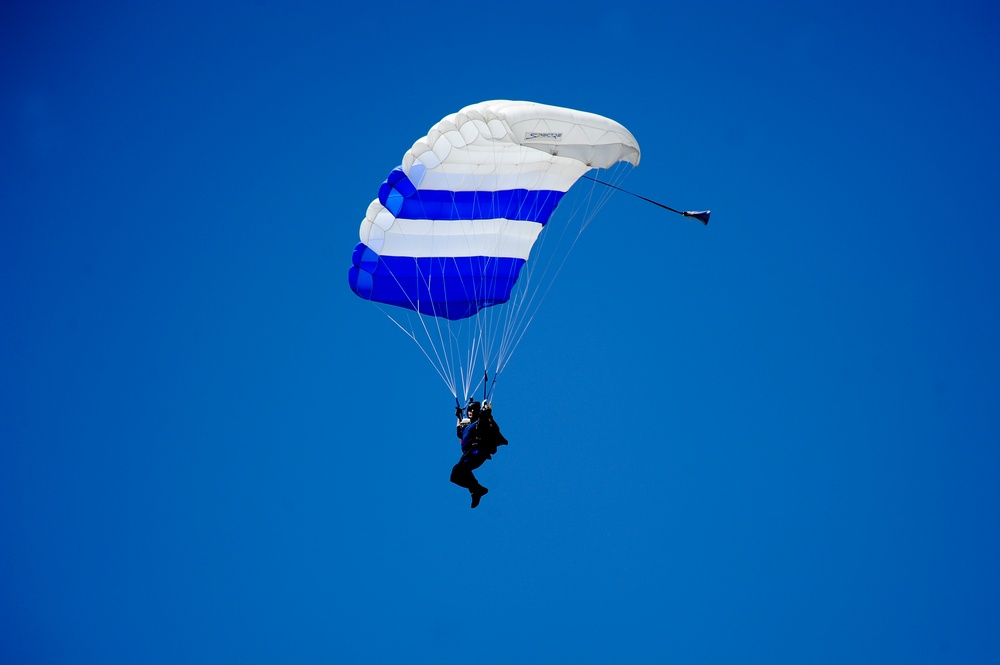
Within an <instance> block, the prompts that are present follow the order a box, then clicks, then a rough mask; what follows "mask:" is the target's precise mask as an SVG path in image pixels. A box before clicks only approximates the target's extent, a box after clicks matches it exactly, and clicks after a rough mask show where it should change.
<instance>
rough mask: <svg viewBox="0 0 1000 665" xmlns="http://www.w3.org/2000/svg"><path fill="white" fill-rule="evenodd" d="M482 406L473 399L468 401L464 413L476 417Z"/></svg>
mask: <svg viewBox="0 0 1000 665" xmlns="http://www.w3.org/2000/svg"><path fill="white" fill-rule="evenodd" d="M481 406H482V405H480V403H479V402H477V401H476V400H474V399H469V405H468V406H466V407H465V412H466V413H467V414H468V415H469V416H470V417H473V416H478V415H479V410H480V408H481Z"/></svg>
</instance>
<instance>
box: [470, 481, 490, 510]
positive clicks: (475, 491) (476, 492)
mask: <svg viewBox="0 0 1000 665" xmlns="http://www.w3.org/2000/svg"><path fill="white" fill-rule="evenodd" d="M469 492H470V493H471V494H472V507H473V508H475V507H476V506H478V505H479V500H480V499H482V498H483V496H484V495H485V494H486V493H487V492H489V490H488V489H486V488H485V487H483V486H482V485H479V486H478V487H473V488H472V489H470V490H469Z"/></svg>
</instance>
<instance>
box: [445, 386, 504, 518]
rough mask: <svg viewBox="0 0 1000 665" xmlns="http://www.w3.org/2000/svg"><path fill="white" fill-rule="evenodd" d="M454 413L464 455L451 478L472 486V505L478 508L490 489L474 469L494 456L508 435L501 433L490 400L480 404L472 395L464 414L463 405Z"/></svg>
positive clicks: (460, 484) (461, 483) (467, 486)
mask: <svg viewBox="0 0 1000 665" xmlns="http://www.w3.org/2000/svg"><path fill="white" fill-rule="evenodd" d="M455 416H456V417H457V418H458V425H457V427H456V431H457V432H458V440H459V441H461V442H462V457H461V459H459V460H458V464H456V465H455V466H454V467H453V468H452V470H451V482H453V483H455V484H456V485H458V486H459V487H464V488H466V489H467V490H469V493H470V494H471V495H472V507H473V508H475V507H476V506H478V505H479V501H480V499H482V498H483V495H485V494H486V493H487V492H488V491H489V490H488V489H486V488H485V487H483V486H482V485H480V484H479V481H478V480H476V477H475V476H474V475H473V474H472V471H473V469H478V468H479V467H480V466H482V465H483V462H485V461H486V460H488V459H490V458H492V457H493V455H495V454H496V452H497V447H498V446H506V445H507V439H505V438H504V437H503V435H502V434H501V433H500V427H499V426H498V425H497V422H496V421H495V420H494V419H493V409H492V407H491V406H490V404H489V402H487V403H486V404H483V405H480V403H479V402H477V401H475V400H473V399H469V405H468V406H467V407H466V410H465V418H463V417H462V408H461V407H455Z"/></svg>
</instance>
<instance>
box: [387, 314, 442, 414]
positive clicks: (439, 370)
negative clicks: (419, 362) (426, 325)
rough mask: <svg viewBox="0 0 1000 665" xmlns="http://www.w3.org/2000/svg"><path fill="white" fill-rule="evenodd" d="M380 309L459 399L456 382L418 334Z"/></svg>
mask: <svg viewBox="0 0 1000 665" xmlns="http://www.w3.org/2000/svg"><path fill="white" fill-rule="evenodd" d="M378 308H379V310H380V311H381V312H382V313H383V314H385V315H386V317H388V319H389V320H390V321H392V322H393V323H395V324H396V326H398V327H399V329H400V330H402V331H403V334H404V335H406V336H407V337H409V338H410V339H412V340H413V341H414V343H415V344H416V345H417V348H418V349H420V351H421V353H423V354H424V357H425V358H427V360H428V361H429V362H430V364H431V366H432V367H433V368H434V371H435V372H437V373H438V376H440V377H441V380H442V381H444V384H445V385H446V386H448V388H449V389H450V390H451V393H452V395H455V399H458V393H457V392H456V386H455V381H454V380H453V379H452V377H451V376H450V375H448V374H447V373H445V372H444V369H443V365H442V364H441V363H440V362H437V363H436V362H434V359H433V358H431V357H430V354H428V353H427V349H425V348H424V345H423V344H421V343H420V340H419V339H417V336H416V334H415V333H413V331H412V330H407V329H406V328H405V327H404V326H403V325H402V324H401V323H400V322H399V321H397V320H396V319H394V318H393V317H392V315H391V314H389V313H388V312H386V311H385V309H383V307H382V305H380V304H379V305H378ZM425 330H426V329H425ZM434 351H435V355H437V349H435V350H434Z"/></svg>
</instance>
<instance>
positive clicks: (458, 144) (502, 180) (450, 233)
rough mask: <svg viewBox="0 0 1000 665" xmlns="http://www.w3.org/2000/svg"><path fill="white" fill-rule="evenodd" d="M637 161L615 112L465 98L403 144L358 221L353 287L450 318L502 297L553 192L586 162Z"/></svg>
mask: <svg viewBox="0 0 1000 665" xmlns="http://www.w3.org/2000/svg"><path fill="white" fill-rule="evenodd" d="M617 162H627V163H629V164H631V165H633V166H635V165H637V164H638V163H639V146H638V144H637V143H636V141H635V138H634V137H633V136H632V134H631V133H629V131H628V130H627V129H625V128H624V127H623V126H622V125H620V124H618V123H617V122H615V121H613V120H610V119H608V118H605V117H603V116H599V115H596V114H593V113H587V112H584V111H575V110H572V109H566V108H560V107H556V106H548V105H545V104H536V103H532V102H517V101H489V102H482V103H479V104H473V105H471V106H467V107H465V108H464V109H462V110H461V111H459V112H458V113H453V114H451V115H449V116H447V117H445V118H444V119H442V120H441V121H440V122H438V123H437V124H436V125H434V126H433V127H432V128H431V129H430V131H429V132H428V133H427V136H425V137H423V138H421V139H420V140H418V141H417V142H416V143H414V144H413V147H412V148H410V149H409V150H408V151H407V152H406V154H405V155H404V156H403V163H402V165H401V166H400V167H398V168H396V169H395V170H393V171H392V172H391V173H390V174H389V177H388V178H386V180H385V182H384V183H382V186H381V188H380V189H379V193H378V198H377V199H376V200H374V201H372V203H371V205H370V206H369V207H368V212H367V214H366V215H365V219H364V221H362V223H361V242H360V243H359V244H358V245H357V247H356V248H355V250H354V257H353V263H354V265H353V267H352V268H351V269H350V273H349V281H350V285H351V288H352V289H353V290H354V292H355V293H357V294H358V295H359V296H360V297H362V298H365V299H367V300H372V301H376V302H380V303H386V304H389V305H395V306H398V307H403V308H406V309H411V310H414V311H416V312H419V313H421V314H425V315H428V316H433V317H440V318H444V319H449V320H456V319H463V318H466V317H471V316H473V315H475V314H476V313H477V312H479V311H480V310H482V309H483V308H485V307H490V306H493V305H498V304H501V303H505V302H507V301H508V300H509V299H510V297H511V290H512V288H513V287H514V285H515V283H516V282H517V280H518V276H519V274H520V272H521V268H522V267H523V266H524V264H525V262H526V261H527V260H528V257H529V255H530V254H531V250H532V246H533V245H534V243H535V241H536V239H537V238H538V236H539V233H541V231H542V229H543V228H544V227H545V225H546V224H547V223H548V221H549V218H550V216H551V215H552V213H553V211H554V210H555V209H556V206H558V205H559V202H560V200H561V199H562V198H563V195H564V194H565V193H566V191H567V190H569V188H570V187H572V185H573V183H575V182H576V181H577V179H578V178H580V176H582V175H583V174H584V173H586V172H587V171H588V170H590V169H592V168H608V167H610V166H612V165H614V164H615V163H617Z"/></svg>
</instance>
